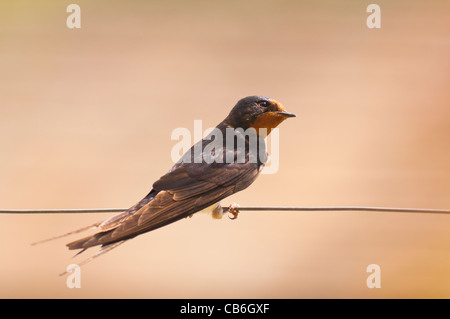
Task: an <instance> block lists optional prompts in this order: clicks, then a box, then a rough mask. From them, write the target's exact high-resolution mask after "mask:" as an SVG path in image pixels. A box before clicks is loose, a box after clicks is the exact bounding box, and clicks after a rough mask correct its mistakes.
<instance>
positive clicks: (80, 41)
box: [0, 0, 450, 298]
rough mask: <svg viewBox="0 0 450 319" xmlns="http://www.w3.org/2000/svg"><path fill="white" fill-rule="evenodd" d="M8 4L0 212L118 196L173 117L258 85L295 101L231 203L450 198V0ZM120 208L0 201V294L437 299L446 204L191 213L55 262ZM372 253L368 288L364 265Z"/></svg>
mask: <svg viewBox="0 0 450 319" xmlns="http://www.w3.org/2000/svg"><path fill="white" fill-rule="evenodd" d="M70 3H71V2H65V1H39V2H35V1H30V0H27V1H19V0H18V1H2V2H0V47H1V50H0V151H1V156H0V208H2V209H19V208H23V209H43V208H104V207H128V206H131V205H133V204H134V203H135V202H136V201H138V200H139V199H141V198H142V197H143V196H144V195H146V194H147V192H148V191H149V190H150V188H151V185H152V183H153V181H155V180H156V179H157V178H158V177H159V176H161V175H162V174H164V173H165V172H166V171H167V170H168V169H169V168H170V166H171V165H172V163H171V159H170V151H171V148H172V146H173V145H174V144H175V141H171V140H170V134H171V132H172V130H173V129H174V128H177V127H187V128H193V123H194V122H193V121H194V120H195V119H201V120H203V121H204V122H203V123H204V127H207V126H214V125H216V124H217V123H219V122H220V121H221V120H222V119H223V118H224V117H225V116H226V115H227V113H228V112H229V110H230V109H231V107H232V106H234V104H235V103H236V101H237V100H239V99H240V98H242V97H244V96H247V95H253V94H261V95H266V96H270V97H272V98H275V99H277V100H279V101H280V102H282V103H283V104H284V105H285V106H286V108H287V109H288V110H289V111H291V112H293V113H296V114H297V118H296V119H292V120H289V121H286V122H285V123H283V124H282V125H281V127H280V138H281V146H280V153H281V154H280V169H279V171H278V173H277V174H274V175H263V176H260V177H259V179H258V180H257V181H256V182H255V183H254V184H253V185H252V186H251V187H250V188H249V189H247V190H245V191H243V192H241V193H239V194H236V195H234V196H232V197H230V198H228V199H227V200H226V201H224V204H225V205H227V204H229V203H231V202H233V201H235V202H237V203H239V204H241V205H243V206H244V205H247V206H249V205H274V206H275V205H296V206H322V205H324V206H325V205H368V206H394V207H423V208H450V148H449V146H450V90H449V87H450V59H449V57H450V20H449V19H448V17H449V14H450V3H449V2H448V1H432V2H430V1H395V2H392V1H377V2H376V3H378V4H379V5H380V7H381V18H382V22H381V23H382V27H381V29H379V30H371V29H368V28H367V27H366V18H367V16H368V15H369V14H368V13H366V7H367V5H368V4H370V3H371V2H368V1H331V0H330V1H320V2H319V1H301V2H300V1H227V2H224V1H160V2H151V1H127V2H120V1H95V2H92V1H84V0H83V1H77V2H76V3H77V4H79V5H80V7H81V19H82V21H81V29H78V30H77V29H75V30H70V29H68V28H67V27H66V18H67V16H68V15H69V14H68V13H66V7H67V5H68V4H70ZM109 216H112V214H91V215H74V214H67V215H17V216H14V215H0V242H1V244H0V297H2V298H35V297H38V298H82V297H83V298H317V297H321V298H400V297H401V298H449V297H450V254H449V253H450V232H449V227H450V216H443V215H425V214H390V213H368V212H336V213H332V212H316V213H286V212H242V214H241V215H240V217H239V218H238V219H237V220H235V221H231V220H229V219H228V218H225V219H223V220H220V221H217V220H212V219H211V218H210V217H209V216H206V215H198V216H194V217H193V218H191V219H186V220H182V221H179V222H177V223H174V224H172V225H170V226H167V227H164V228H162V229H159V230H156V231H154V232H151V233H148V234H145V235H142V236H139V237H137V238H135V239H133V240H131V241H128V242H127V243H126V244H125V245H123V246H121V247H119V248H117V249H116V250H114V251H113V252H111V253H109V254H107V255H105V256H103V257H101V258H99V259H97V260H95V261H94V262H92V263H91V264H88V265H86V266H84V267H83V268H82V273H81V276H82V277H81V288H80V289H68V288H67V287H66V282H65V280H66V279H65V278H64V277H59V276H58V274H59V273H60V272H62V271H64V270H65V268H66V266H67V265H68V264H71V263H76V262H80V261H81V260H83V259H84V258H86V257H87V256H89V255H90V254H92V253H93V252H94V251H95V250H89V251H88V252H86V253H84V254H83V255H84V256H83V255H81V256H78V257H76V258H72V256H73V254H74V252H72V251H68V250H67V249H66V247H65V246H64V245H65V243H66V242H68V241H70V240H73V239H75V238H78V237H77V236H72V237H70V238H68V239H67V240H66V239H62V240H57V241H53V242H49V243H47V244H42V245H39V246H31V245H30V243H32V242H34V241H37V240H40V239H44V238H47V237H50V236H53V235H58V234H61V233H65V232H67V231H70V230H73V229H76V228H79V227H82V226H85V225H88V224H90V223H93V222H97V221H100V220H102V219H105V218H107V217H109ZM373 263H375V264H378V265H380V267H381V288H380V289H369V288H367V286H366V278H367V276H368V275H369V274H368V273H367V272H366V267H367V265H369V264H373Z"/></svg>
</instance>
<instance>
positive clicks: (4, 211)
mask: <svg viewBox="0 0 450 319" xmlns="http://www.w3.org/2000/svg"><path fill="white" fill-rule="evenodd" d="M237 209H238V210H239V211H285V212H311V211H315V212H317V211H369V212H391V213H422V214H425V213H428V214H450V209H428V208H396V207H368V206H324V207H296V206H243V207H238V208H237ZM125 210H127V208H88V209H0V214H92V213H117V212H123V211H125Z"/></svg>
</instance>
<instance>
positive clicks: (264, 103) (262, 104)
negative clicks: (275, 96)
mask: <svg viewBox="0 0 450 319" xmlns="http://www.w3.org/2000/svg"><path fill="white" fill-rule="evenodd" d="M258 104H259V105H261V106H264V107H267V106H269V103H268V102H267V101H259V102H258Z"/></svg>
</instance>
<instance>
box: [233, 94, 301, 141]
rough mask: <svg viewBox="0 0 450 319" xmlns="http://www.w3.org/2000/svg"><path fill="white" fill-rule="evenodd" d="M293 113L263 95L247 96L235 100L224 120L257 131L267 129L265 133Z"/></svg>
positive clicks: (234, 125) (236, 126)
mask: <svg viewBox="0 0 450 319" xmlns="http://www.w3.org/2000/svg"><path fill="white" fill-rule="evenodd" d="M289 117H295V114H292V113H289V112H287V111H286V110H285V108H284V106H283V105H282V104H281V103H279V102H277V101H275V100H273V99H270V98H268V97H265V96H248V97H245V98H243V99H241V100H239V101H238V102H237V104H236V105H235V107H233V109H232V110H231V112H230V114H229V115H228V117H227V119H226V121H227V123H228V124H229V125H231V126H233V127H234V128H238V127H241V128H243V129H244V130H246V129H248V128H250V127H252V128H254V129H255V130H256V132H257V133H259V132H260V131H259V129H261V128H265V129H267V134H269V133H270V131H271V130H272V129H273V128H275V127H277V126H278V125H279V124H280V123H281V122H283V121H284V120H285V119H287V118H289Z"/></svg>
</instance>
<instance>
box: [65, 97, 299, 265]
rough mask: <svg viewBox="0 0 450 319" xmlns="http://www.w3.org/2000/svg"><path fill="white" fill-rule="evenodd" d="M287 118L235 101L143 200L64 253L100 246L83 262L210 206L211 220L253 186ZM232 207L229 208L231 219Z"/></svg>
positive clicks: (276, 109) (274, 106)
mask: <svg viewBox="0 0 450 319" xmlns="http://www.w3.org/2000/svg"><path fill="white" fill-rule="evenodd" d="M289 117H295V115H294V114H292V113H289V112H287V111H286V110H285V108H284V107H283V106H282V105H281V104H280V103H279V102H277V101H275V100H273V99H270V98H267V97H264V96H249V97H246V98H243V99H241V100H239V101H238V103H237V104H236V105H235V106H234V107H233V109H232V110H231V112H230V113H229V115H228V116H227V117H226V118H225V119H224V120H223V121H222V122H221V123H219V124H218V125H217V127H216V128H215V129H214V130H213V131H212V132H211V134H210V135H209V136H207V137H205V138H204V139H202V140H201V141H199V142H197V143H196V144H195V145H194V146H192V148H191V149H190V150H189V151H188V152H186V153H185V154H184V155H183V156H182V157H181V159H180V160H179V161H178V162H177V163H176V164H175V165H174V166H173V167H172V168H171V169H170V170H169V171H168V172H167V173H166V174H165V175H163V176H162V177H161V178H159V179H158V180H157V181H156V182H155V183H154V184H153V186H152V190H151V191H150V192H149V193H148V194H147V196H145V197H144V198H143V199H142V200H140V201H139V202H138V203H136V204H135V205H134V206H132V207H130V208H129V209H128V210H126V211H124V212H123V213H120V214H118V215H116V216H114V217H112V218H109V219H107V220H105V221H103V222H100V223H96V224H94V225H90V226H88V227H85V228H83V229H80V230H77V231H75V232H71V233H69V234H73V233H77V232H79V231H81V230H85V229H88V228H97V229H98V230H99V231H98V232H97V233H95V234H93V235H91V236H88V237H85V238H81V239H78V240H75V241H73V242H70V243H68V244H67V247H68V248H69V249H81V251H80V252H83V251H84V250H86V249H87V248H90V247H93V246H97V245H100V246H101V248H100V250H99V251H98V252H97V253H96V254H95V255H94V256H92V257H91V258H89V259H88V260H86V261H85V262H87V261H89V260H91V259H93V258H95V257H97V256H99V255H101V254H103V253H105V252H107V251H109V250H111V249H112V248H115V247H117V246H118V245H120V244H121V243H123V242H124V241H126V240H128V239H130V238H133V237H136V236H138V235H140V234H143V233H146V232H149V231H151V230H154V229H157V228H159V227H162V226H165V225H168V224H170V223H173V222H175V221H178V220H180V219H182V218H185V217H188V216H191V215H192V214H194V213H197V212H199V211H201V210H203V209H205V208H208V207H211V209H212V210H213V212H214V215H215V216H220V215H221V213H222V212H223V211H225V210H223V209H222V208H221V206H220V201H221V200H222V199H224V198H225V197H228V196H230V195H232V194H234V193H236V192H239V191H241V190H243V189H245V188H247V187H248V186H249V185H251V184H252V183H253V181H254V180H255V179H256V177H257V176H258V174H259V172H260V171H261V169H262V168H263V166H264V163H265V161H266V159H267V152H266V149H265V141H264V137H265V136H266V135H267V134H269V133H270V130H271V129H273V128H275V127H276V126H278V125H279V124H280V123H281V122H283V121H284V120H285V119H287V118H289ZM213 146H214V147H213ZM236 208H237V206H233V207H231V208H230V209H231V212H232V213H233V214H234V215H235V216H236V214H237V211H238V209H236Z"/></svg>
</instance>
